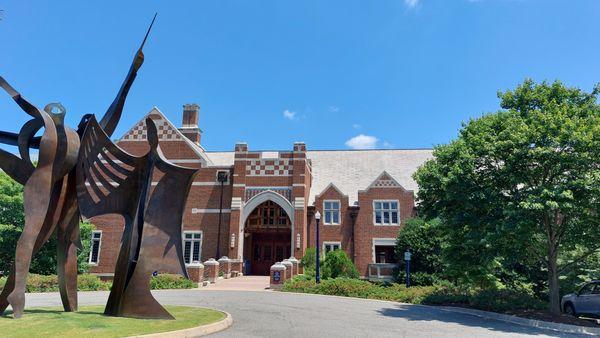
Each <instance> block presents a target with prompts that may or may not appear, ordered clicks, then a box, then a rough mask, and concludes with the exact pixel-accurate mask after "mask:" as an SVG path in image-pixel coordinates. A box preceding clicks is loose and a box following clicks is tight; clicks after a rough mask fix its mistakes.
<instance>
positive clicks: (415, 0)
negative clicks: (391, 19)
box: [404, 0, 421, 8]
mask: <svg viewBox="0 0 600 338" xmlns="http://www.w3.org/2000/svg"><path fill="white" fill-rule="evenodd" d="M420 1H421V0H404V4H405V5H406V7H408V8H415V7H417V5H418V4H419V2H420Z"/></svg>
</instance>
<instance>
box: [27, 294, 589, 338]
mask: <svg viewBox="0 0 600 338" xmlns="http://www.w3.org/2000/svg"><path fill="white" fill-rule="evenodd" d="M152 294H154V295H155V297H156V298H157V299H158V301H159V302H161V303H162V304H172V305H188V306H203V307H210V308H215V309H219V310H223V311H227V312H229V313H230V314H231V316H232V317H233V325H232V326H231V327H230V328H229V329H227V330H225V331H222V332H219V333H216V334H214V335H211V337H313V338H316V337H395V338H399V337H470V338H475V337H485V338H488V337H533V336H537V337H578V336H576V335H569V334H564V333H559V332H555V331H550V330H542V329H536V328H531V327H525V326H520V325H516V324H511V323H506V322H501V321H497V320H490V319H483V318H479V317H475V316H472V315H467V314H461V313H456V312H447V311H443V310H441V309H439V308H436V307H435V306H420V305H409V304H401V303H394V302H385V301H376V300H367V299H355V298H341V297H330V296H320V295H308V294H294V293H285V292H276V291H274V292H247V291H198V290H159V291H153V292H152ZM107 298H108V292H79V303H80V304H81V305H87V304H104V303H106V299H107ZM26 299H27V303H26V304H27V307H29V308H31V307H39V306H60V304H61V303H60V296H59V294H58V293H56V292H51V293H36V294H27V295H26ZM24 329H25V330H26V328H24ZM579 337H589V336H579Z"/></svg>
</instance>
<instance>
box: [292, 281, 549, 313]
mask: <svg viewBox="0 0 600 338" xmlns="http://www.w3.org/2000/svg"><path fill="white" fill-rule="evenodd" d="M283 291H287V292H302V293H315V294H323V295H334V296H345V297H357V298H369V299H381V300H390V301H396V302H402V303H412V304H430V305H462V306H468V307H472V308H476V309H481V310H487V311H495V312H510V311H511V310H523V309H544V308H545V307H546V304H545V303H544V302H542V301H540V300H538V299H536V298H535V297H534V296H533V294H532V293H528V292H522V291H517V290H509V289H504V290H466V289H460V288H457V287H456V286H454V285H452V284H450V283H449V282H442V283H440V284H436V285H431V286H413V287H410V288H407V287H406V286H404V285H402V284H397V283H390V284H374V283H371V282H368V281H364V280H358V279H351V278H333V279H326V280H323V281H322V282H321V283H320V284H316V283H315V281H314V280H313V279H307V278H306V277H303V276H297V277H295V278H293V279H291V280H288V281H286V282H285V284H284V286H283Z"/></svg>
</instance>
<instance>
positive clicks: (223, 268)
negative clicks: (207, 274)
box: [219, 256, 231, 279]
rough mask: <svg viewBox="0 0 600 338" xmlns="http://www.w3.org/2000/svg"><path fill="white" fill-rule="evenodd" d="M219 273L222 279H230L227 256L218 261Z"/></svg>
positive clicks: (229, 262)
mask: <svg viewBox="0 0 600 338" xmlns="http://www.w3.org/2000/svg"><path fill="white" fill-rule="evenodd" d="M219 272H221V274H223V278H225V279H229V278H231V260H230V259H229V257H227V256H223V257H221V258H220V259H219Z"/></svg>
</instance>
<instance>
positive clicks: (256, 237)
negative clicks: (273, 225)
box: [250, 232, 291, 276]
mask: <svg viewBox="0 0 600 338" xmlns="http://www.w3.org/2000/svg"><path fill="white" fill-rule="evenodd" d="M290 245H291V242H290V233H289V232H286V233H253V234H252V253H251V256H252V257H251V258H250V272H251V273H252V274H253V275H263V276H266V275H269V272H270V270H271V265H273V264H275V262H281V261H282V260H284V259H286V258H289V257H290V250H291V248H290Z"/></svg>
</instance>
